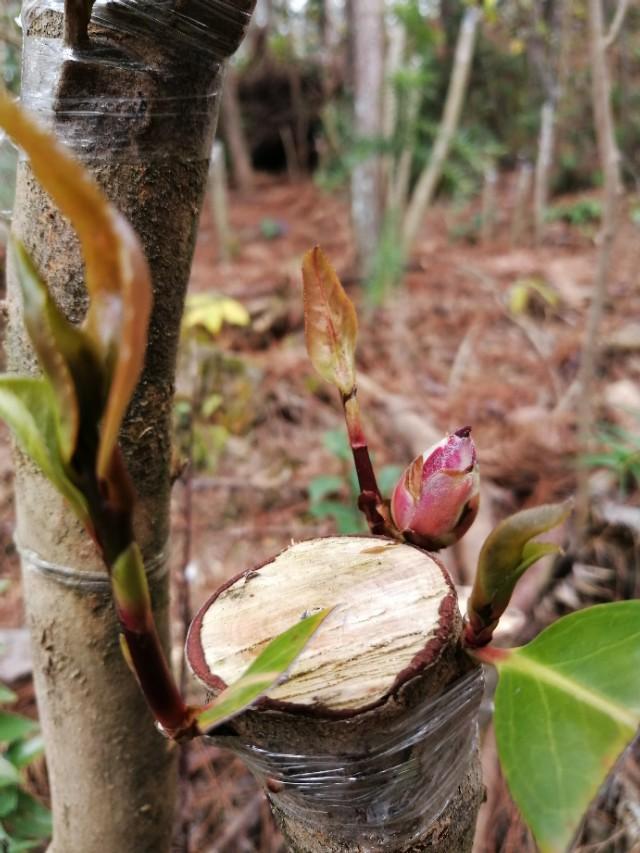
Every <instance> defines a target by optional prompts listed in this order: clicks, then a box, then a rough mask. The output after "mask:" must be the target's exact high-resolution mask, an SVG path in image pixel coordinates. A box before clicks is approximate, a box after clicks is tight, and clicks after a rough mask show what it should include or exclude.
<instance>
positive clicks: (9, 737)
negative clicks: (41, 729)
mask: <svg viewBox="0 0 640 853" xmlns="http://www.w3.org/2000/svg"><path fill="white" fill-rule="evenodd" d="M37 729H38V724H37V723H34V721H33V720H30V719H29V718H28V717H23V716H21V715H20V714H11V713H10V712H9V711H0V743H13V742H14V741H16V740H21V739H22V738H24V737H27V735H32V734H33V733H34V732H35V731H37Z"/></svg>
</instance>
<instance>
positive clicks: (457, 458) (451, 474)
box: [391, 427, 480, 550]
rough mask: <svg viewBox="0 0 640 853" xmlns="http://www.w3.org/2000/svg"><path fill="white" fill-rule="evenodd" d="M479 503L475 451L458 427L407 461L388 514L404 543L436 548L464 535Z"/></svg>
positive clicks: (468, 433)
mask: <svg viewBox="0 0 640 853" xmlns="http://www.w3.org/2000/svg"><path fill="white" fill-rule="evenodd" d="M479 499H480V474H479V471H478V463H477V457H476V448H475V444H474V443H473V439H472V438H471V428H470V427H463V428H462V429H459V430H457V431H456V432H454V433H452V434H451V435H448V436H446V437H445V438H443V439H442V441H440V442H438V444H436V445H434V446H433V447H430V448H429V450H426V451H425V452H424V453H423V454H422V455H421V456H418V457H417V458H416V459H414V460H413V462H412V463H411V465H410V466H409V467H408V468H407V469H406V471H405V472H404V474H403V475H402V477H401V478H400V480H399V482H398V484H397V485H396V487H395V490H394V492H393V496H392V498H391V515H392V518H393V521H394V523H395V525H396V526H397V527H398V529H399V530H400V531H401V532H402V533H403V534H404V535H405V537H406V538H407V540H408V541H410V542H414V543H415V544H416V545H420V546H421V547H423V548H429V549H431V550H438V549H439V548H446V547H447V546H448V545H453V543H454V542H457V541H458V539H460V537H461V536H462V535H463V534H464V533H466V532H467V530H468V529H469V527H470V526H471V525H472V523H473V521H474V519H475V517H476V515H477V513H478V505H479Z"/></svg>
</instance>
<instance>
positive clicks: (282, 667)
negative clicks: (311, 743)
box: [197, 608, 331, 732]
mask: <svg viewBox="0 0 640 853" xmlns="http://www.w3.org/2000/svg"><path fill="white" fill-rule="evenodd" d="M330 612H331V608H327V609H325V610H321V611H319V612H318V613H314V614H313V615H312V616H307V617H306V618H305V619H301V620H300V622H298V623H297V624H296V625H293V626H292V627H291V628H288V629H287V630H286V631H283V633H282V634H279V635H278V636H277V637H275V639H273V640H271V642H270V643H269V644H268V645H267V646H266V647H265V648H264V649H263V651H262V652H261V653H260V654H259V655H258V657H257V658H256V659H255V660H254V661H253V663H252V664H251V665H250V666H249V667H248V668H247V669H246V670H245V672H244V673H243V674H242V675H241V676H240V678H239V679H238V680H237V681H235V682H234V683H233V684H231V685H230V686H229V687H227V688H226V689H225V690H223V691H222V693H220V695H219V696H216V698H215V699H214V700H213V702H211V703H210V704H209V705H207V707H206V708H205V709H204V710H203V711H202V712H201V713H200V714H199V715H198V717H197V722H198V725H199V726H200V728H201V729H202V731H204V732H207V731H210V730H211V729H213V728H214V727H215V726H219V725H220V724H221V723H224V722H225V721H227V720H229V719H231V717H235V716H236V715H237V714H239V713H240V712H241V711H244V710H246V708H248V707H249V706H250V705H252V704H253V703H254V702H255V701H256V700H257V699H259V698H260V697H261V696H263V695H264V694H265V693H266V692H267V691H268V690H269V689H270V688H271V687H273V686H274V685H275V684H278V683H279V682H280V681H281V680H282V679H283V677H284V676H285V674H286V672H287V670H288V669H289V668H290V667H291V666H292V665H293V663H294V661H295V660H296V658H297V657H298V655H299V654H300V653H301V652H302V650H303V649H304V647H305V646H306V644H307V643H308V642H309V640H310V639H311V637H312V636H313V635H314V634H315V632H316V631H317V629H318V628H319V627H320V624H321V623H322V622H323V621H324V619H325V618H326V617H327V616H328V615H329V613H330Z"/></svg>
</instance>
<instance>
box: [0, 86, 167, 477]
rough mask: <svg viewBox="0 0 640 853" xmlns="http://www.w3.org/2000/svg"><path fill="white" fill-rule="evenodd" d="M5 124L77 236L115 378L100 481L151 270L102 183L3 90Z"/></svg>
mask: <svg viewBox="0 0 640 853" xmlns="http://www.w3.org/2000/svg"><path fill="white" fill-rule="evenodd" d="M0 127H2V128H4V130H5V131H6V132H7V133H8V135H9V136H10V137H11V138H12V139H13V141H14V142H15V143H16V144H17V145H19V146H20V147H21V148H22V149H23V150H24V151H25V153H26V154H27V155H28V156H29V159H30V162H31V168H32V170H33V173H34V175H35V177H36V178H37V179H38V181H39V182H40V183H41V184H42V186H43V187H44V189H45V190H46V191H47V192H48V193H49V194H50V195H51V197H52V199H53V201H54V202H55V203H56V204H57V205H58V207H59V208H60V211H61V212H62V213H63V214H64V215H65V216H66V217H68V219H69V220H70V221H71V223H72V225H73V226H74V228H75V229H76V231H77V233H78V237H79V238H80V243H81V246H82V253H83V257H84V260H85V279H86V284H87V289H88V291H89V295H90V298H91V301H90V306H89V311H88V313H87V317H86V320H85V323H84V329H85V330H86V332H87V334H88V335H89V336H90V338H91V339H92V340H93V342H94V344H95V345H96V347H97V350H98V352H99V354H100V359H101V362H102V364H103V365H104V367H105V369H106V372H107V378H108V380H110V381H109V387H108V395H107V404H106V408H105V412H104V417H103V422H102V430H101V439H100V447H99V450H98V459H97V472H98V476H99V478H103V477H104V476H105V475H106V472H107V470H108V467H109V463H110V458H111V454H112V452H113V448H114V446H115V443H116V440H117V434H118V430H119V428H120V423H121V421H122V417H123V416H124V412H125V410H126V407H127V405H128V403H129V400H130V397H131V394H132V393H133V389H134V388H135V386H136V383H137V381H138V377H139V375H140V371H141V370H142V365H143V360H144V352H145V346H146V333H147V325H148V320H149V313H150V310H151V280H150V274H149V268H148V265H147V262H146V259H145V257H144V254H143V252H142V249H141V246H140V243H139V240H138V238H137V237H136V235H135V233H134V231H133V229H132V228H131V226H130V225H129V224H128V223H127V222H126V220H125V219H124V217H122V216H121V215H120V214H119V213H118V212H117V211H116V210H115V208H114V207H113V206H112V205H111V204H110V203H109V202H108V201H107V199H106V198H105V196H104V195H103V193H102V191H101V190H100V188H99V187H98V185H97V183H96V182H95V181H94V180H93V179H92V178H91V177H90V175H89V174H88V173H87V171H86V170H85V169H84V168H83V167H82V166H81V165H80V164H79V163H76V162H75V160H74V159H73V158H72V157H71V156H70V155H69V154H68V153H67V152H66V151H65V149H64V148H63V147H62V146H61V145H60V144H59V143H58V142H57V141H56V140H55V138H54V137H53V136H52V135H51V134H49V133H47V132H46V131H44V130H42V129H41V128H40V127H38V125H37V124H35V123H34V122H33V121H32V120H31V119H30V118H29V117H28V116H27V114H26V113H25V112H24V111H23V110H22V109H20V107H18V105H17V104H15V103H14V102H13V101H12V100H11V98H10V97H9V95H8V94H7V93H6V91H4V90H3V89H2V88H0Z"/></svg>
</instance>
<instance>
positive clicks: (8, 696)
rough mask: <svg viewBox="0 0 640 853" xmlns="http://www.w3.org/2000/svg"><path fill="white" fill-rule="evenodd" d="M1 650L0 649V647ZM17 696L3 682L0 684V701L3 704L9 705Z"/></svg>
mask: <svg viewBox="0 0 640 853" xmlns="http://www.w3.org/2000/svg"><path fill="white" fill-rule="evenodd" d="M0 651H1V649H0ZM17 698H18V697H17V696H16V694H15V693H14V692H13V690H9V688H8V687H7V686H6V685H5V684H0V703H1V704H3V705H11V704H12V703H13V702H15V701H16V699H17Z"/></svg>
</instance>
